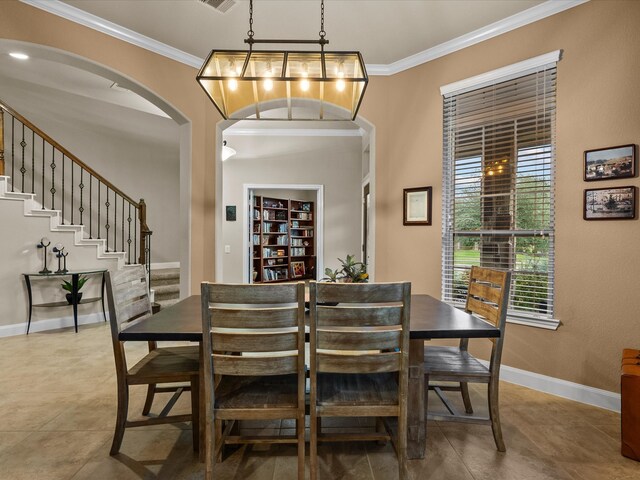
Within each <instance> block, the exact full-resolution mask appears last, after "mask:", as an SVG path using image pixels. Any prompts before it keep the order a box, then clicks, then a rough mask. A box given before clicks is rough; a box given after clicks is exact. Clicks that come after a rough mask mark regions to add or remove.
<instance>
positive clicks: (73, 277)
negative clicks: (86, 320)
mask: <svg viewBox="0 0 640 480" xmlns="http://www.w3.org/2000/svg"><path fill="white" fill-rule="evenodd" d="M79 276H80V275H79V274H78V273H74V274H72V275H71V285H72V290H71V303H72V304H73V325H74V327H75V328H76V333H78V277H79Z"/></svg>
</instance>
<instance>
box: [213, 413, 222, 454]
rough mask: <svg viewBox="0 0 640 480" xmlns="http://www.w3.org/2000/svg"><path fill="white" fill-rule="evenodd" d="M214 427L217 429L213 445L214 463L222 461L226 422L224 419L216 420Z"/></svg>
mask: <svg viewBox="0 0 640 480" xmlns="http://www.w3.org/2000/svg"><path fill="white" fill-rule="evenodd" d="M213 427H214V429H215V437H216V441H215V444H214V445H213V447H214V450H213V463H221V462H222V455H223V453H224V452H223V450H224V440H223V439H222V430H223V428H224V423H223V422H222V420H214V422H213Z"/></svg>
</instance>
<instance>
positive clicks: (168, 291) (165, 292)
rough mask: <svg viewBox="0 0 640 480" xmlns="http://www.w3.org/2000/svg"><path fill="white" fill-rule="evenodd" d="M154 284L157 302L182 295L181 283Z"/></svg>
mask: <svg viewBox="0 0 640 480" xmlns="http://www.w3.org/2000/svg"><path fill="white" fill-rule="evenodd" d="M152 285H153V289H154V290H155V292H156V296H155V299H156V302H160V301H161V300H171V299H175V298H178V297H179V296H180V285H177V284H174V285H154V284H153V283H152Z"/></svg>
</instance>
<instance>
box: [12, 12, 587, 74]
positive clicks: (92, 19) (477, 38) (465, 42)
mask: <svg viewBox="0 0 640 480" xmlns="http://www.w3.org/2000/svg"><path fill="white" fill-rule="evenodd" d="M20 1H21V2H22V3H25V4H27V5H31V6H32V7H36V8H39V9H41V10H44V11H46V12H48V13H51V14H53V15H57V16H59V17H62V18H65V19H67V20H70V21H72V22H75V23H78V24H80V25H84V26H85V27H89V28H92V29H94V30H97V31H99V32H102V33H104V34H106V35H110V36H112V37H114V38H117V39H119V40H122V41H124V42H127V43H131V44H132V45H136V46H138V47H141V48H144V49H146V50H149V51H151V52H154V53H157V54H159V55H163V56H165V57H167V58H170V59H172V60H175V61H177V62H180V63H184V64H185V65H189V66H191V67H194V68H200V67H201V66H202V64H203V63H204V59H203V58H199V57H196V56H195V55H191V54H189V53H186V52H183V51H182V50H179V49H177V48H174V47H172V46H170V45H167V44H165V43H162V42H159V41H157V40H154V39H152V38H149V37H147V36H145V35H141V34H140V33H137V32H134V31H133V30H129V29H128V28H125V27H122V26H120V25H117V24H115V23H113V22H109V21H107V20H103V19H102V18H100V17H98V16H96V15H93V14H90V13H87V12H85V11H83V10H80V9H79V8H76V7H73V6H71V5H69V4H67V3H63V2H61V1H60V0H20ZM588 1H589V0H547V1H546V2H544V3H541V4H539V5H536V6H535V7H532V8H529V9H527V10H524V11H522V12H520V13H516V14H515V15H512V16H510V17H507V18H505V19H503V20H500V21H498V22H495V23H492V24H490V25H487V26H486V27H482V28H480V29H478V30H475V31H473V32H470V33H467V34H465V35H462V36H460V37H458V38H454V39H453V40H449V41H447V42H444V43H441V44H440V45H437V46H435V47H433V48H429V49H427V50H424V51H422V52H419V53H416V54H414V55H411V56H409V57H406V58H403V59H401V60H398V61H396V62H393V63H390V64H388V65H383V64H370V65H366V69H367V74H368V75H370V76H375V75H381V76H385V75H395V74H396V73H400V72H403V71H404V70H408V69H410V68H413V67H416V66H418V65H421V64H423V63H427V62H430V61H431V60H435V59H436V58H440V57H443V56H445V55H448V54H450V53H453V52H456V51H458V50H462V49H463V48H466V47H470V46H471V45H475V44H477V43H480V42H483V41H485V40H489V39H490V38H493V37H496V36H498V35H502V34H503V33H507V32H510V31H511V30H515V29H516V28H519V27H522V26H524V25H529V24H530V23H533V22H537V21H538V20H542V19H543V18H546V17H549V16H551V15H555V14H556V13H560V12H563V11H565V10H568V9H570V8H573V7H577V6H578V5H582V4H583V3H586V2H588Z"/></svg>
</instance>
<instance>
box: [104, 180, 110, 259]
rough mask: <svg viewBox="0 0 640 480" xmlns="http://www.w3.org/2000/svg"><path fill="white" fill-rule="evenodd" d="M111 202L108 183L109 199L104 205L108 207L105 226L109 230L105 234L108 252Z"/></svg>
mask: <svg viewBox="0 0 640 480" xmlns="http://www.w3.org/2000/svg"><path fill="white" fill-rule="evenodd" d="M110 205H111V204H110V203H109V185H107V200H106V201H105V202H104V206H105V207H107V214H106V217H107V223H106V224H105V226H104V228H105V230H106V231H107V233H105V234H104V236H105V237H106V239H107V249H106V250H105V251H106V252H108V251H109V229H110V228H111V225H109V206H110Z"/></svg>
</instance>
